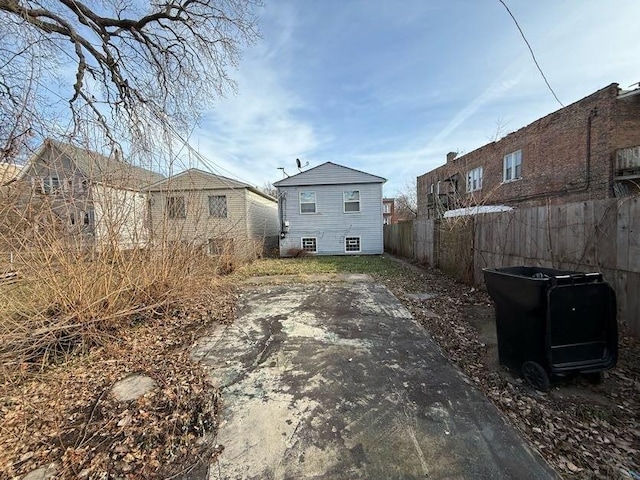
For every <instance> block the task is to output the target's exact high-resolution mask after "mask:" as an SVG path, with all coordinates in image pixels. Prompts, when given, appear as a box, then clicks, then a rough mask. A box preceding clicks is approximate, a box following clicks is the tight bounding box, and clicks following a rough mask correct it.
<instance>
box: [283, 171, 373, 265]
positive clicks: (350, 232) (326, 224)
mask: <svg viewBox="0 0 640 480" xmlns="http://www.w3.org/2000/svg"><path fill="white" fill-rule="evenodd" d="M319 181H323V182H324V181H327V180H326V179H325V178H322V179H320V180H319ZM348 190H358V191H360V212H359V213H345V212H344V205H343V192H344V191H348ZM303 191H314V192H316V213H314V214H301V213H300V203H299V195H300V192H303ZM278 192H279V193H280V195H281V197H282V198H281V201H280V206H281V209H282V216H283V218H282V220H283V221H288V222H289V227H288V229H287V233H286V236H285V238H283V239H281V241H280V254H281V255H282V256H290V255H291V254H292V253H293V252H294V251H296V250H299V249H300V248H301V245H302V238H307V237H311V238H316V239H317V254H318V255H352V254H353V253H347V252H345V238H347V237H360V250H361V251H360V252H358V253H357V254H373V255H377V254H382V252H383V241H382V183H347V184H340V185H309V186H280V185H279V186H278Z"/></svg>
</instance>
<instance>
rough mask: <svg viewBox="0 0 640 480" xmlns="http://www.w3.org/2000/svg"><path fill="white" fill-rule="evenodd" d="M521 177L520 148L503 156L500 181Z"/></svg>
mask: <svg viewBox="0 0 640 480" xmlns="http://www.w3.org/2000/svg"><path fill="white" fill-rule="evenodd" d="M518 178H522V150H517V151H515V152H513V153H509V154H508V155H505V156H504V162H503V169H502V181H503V182H510V181H512V180H517V179H518Z"/></svg>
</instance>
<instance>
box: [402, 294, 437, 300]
mask: <svg viewBox="0 0 640 480" xmlns="http://www.w3.org/2000/svg"><path fill="white" fill-rule="evenodd" d="M437 296H438V294H437V293H426V292H425V293H407V294H406V297H407V298H410V299H411V300H418V301H424V300H431V299H432V298H436V297H437Z"/></svg>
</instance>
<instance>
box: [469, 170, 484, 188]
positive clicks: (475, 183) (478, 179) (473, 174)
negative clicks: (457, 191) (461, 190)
mask: <svg viewBox="0 0 640 480" xmlns="http://www.w3.org/2000/svg"><path fill="white" fill-rule="evenodd" d="M476 190H482V167H478V168H474V169H473V170H470V171H469V173H468V174H467V192H475V191H476Z"/></svg>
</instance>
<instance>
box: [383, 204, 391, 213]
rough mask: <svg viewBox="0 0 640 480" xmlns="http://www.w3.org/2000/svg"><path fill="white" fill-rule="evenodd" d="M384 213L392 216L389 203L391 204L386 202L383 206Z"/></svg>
mask: <svg viewBox="0 0 640 480" xmlns="http://www.w3.org/2000/svg"><path fill="white" fill-rule="evenodd" d="M382 212H383V213H389V214H390V213H391V203H389V202H384V203H383V204H382Z"/></svg>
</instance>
